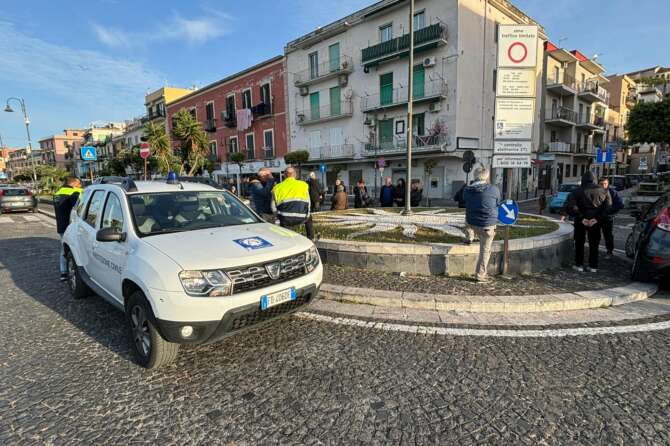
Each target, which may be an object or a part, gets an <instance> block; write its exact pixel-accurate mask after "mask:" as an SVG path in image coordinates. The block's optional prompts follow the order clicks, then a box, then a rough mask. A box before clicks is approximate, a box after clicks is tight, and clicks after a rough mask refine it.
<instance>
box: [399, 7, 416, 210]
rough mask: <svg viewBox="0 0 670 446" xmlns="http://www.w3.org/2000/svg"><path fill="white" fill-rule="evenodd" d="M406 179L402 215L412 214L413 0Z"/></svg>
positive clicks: (411, 9) (410, 31)
mask: <svg viewBox="0 0 670 446" xmlns="http://www.w3.org/2000/svg"><path fill="white" fill-rule="evenodd" d="M407 79H408V83H407V181H405V210H404V211H403V212H402V213H403V215H411V214H412V203H411V201H410V199H411V196H412V195H411V194H412V191H411V189H412V187H411V185H412V142H413V139H414V135H413V133H412V130H413V129H412V127H413V126H414V124H413V123H412V118H413V116H412V109H413V107H412V105H413V104H412V101H413V100H414V97H413V96H414V0H409V70H408V75H407Z"/></svg>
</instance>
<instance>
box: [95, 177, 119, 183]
mask: <svg viewBox="0 0 670 446" xmlns="http://www.w3.org/2000/svg"><path fill="white" fill-rule="evenodd" d="M124 181H125V178H124V177H119V176H116V175H109V176H103V177H98V178H96V179H95V180H93V184H122V183H123V182H124Z"/></svg>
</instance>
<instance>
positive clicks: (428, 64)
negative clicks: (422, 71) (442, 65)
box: [423, 57, 435, 68]
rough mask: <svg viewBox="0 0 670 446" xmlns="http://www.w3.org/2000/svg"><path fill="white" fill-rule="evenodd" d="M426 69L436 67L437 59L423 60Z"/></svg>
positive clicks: (428, 58)
mask: <svg viewBox="0 0 670 446" xmlns="http://www.w3.org/2000/svg"><path fill="white" fill-rule="evenodd" d="M423 66H424V68H428V67H434V66H435V57H426V58H425V59H423Z"/></svg>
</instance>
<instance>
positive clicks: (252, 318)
mask: <svg viewBox="0 0 670 446" xmlns="http://www.w3.org/2000/svg"><path fill="white" fill-rule="evenodd" d="M311 298H312V296H311V294H307V295H305V296H300V297H298V298H297V299H296V300H292V301H290V302H285V303H283V304H280V305H277V306H275V307H270V308H268V309H267V310H261V309H258V310H255V311H254V312H251V313H247V314H243V315H241V316H238V317H236V318H235V319H233V322H232V324H231V326H230V331H235V330H240V329H242V328H247V327H249V326H252V325H255V324H258V323H259V322H265V321H267V320H268V319H272V318H274V317H277V316H281V315H282V314H286V313H288V312H289V311H293V310H295V309H297V308H298V307H300V306H302V305H305V304H306V303H308V302H309V301H310V300H311Z"/></svg>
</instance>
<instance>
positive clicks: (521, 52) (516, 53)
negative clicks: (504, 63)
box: [507, 42, 528, 63]
mask: <svg viewBox="0 0 670 446" xmlns="http://www.w3.org/2000/svg"><path fill="white" fill-rule="evenodd" d="M507 57H509V59H510V60H511V61H512V62H514V63H521V62H523V61H524V60H526V57H528V47H527V46H526V44H525V43H523V42H514V43H513V44H511V45H510V46H509V48H508V49H507Z"/></svg>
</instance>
